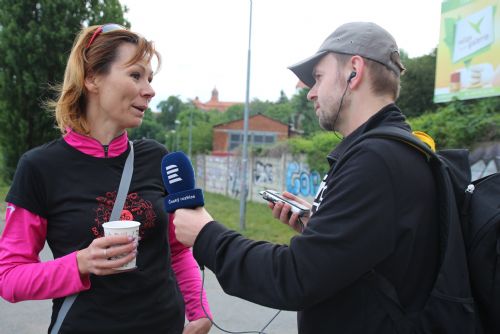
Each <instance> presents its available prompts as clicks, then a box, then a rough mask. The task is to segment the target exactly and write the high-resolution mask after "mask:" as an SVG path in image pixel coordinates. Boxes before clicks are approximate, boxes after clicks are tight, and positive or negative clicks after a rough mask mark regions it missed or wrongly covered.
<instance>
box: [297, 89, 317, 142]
mask: <svg viewBox="0 0 500 334" xmlns="http://www.w3.org/2000/svg"><path fill="white" fill-rule="evenodd" d="M307 93H309V89H307V88H302V89H300V90H299V91H298V92H297V94H295V95H294V96H293V97H292V100H291V102H290V103H291V107H292V110H293V115H292V122H293V125H294V129H296V130H302V131H303V133H304V136H306V137H307V136H310V135H312V134H313V133H315V132H318V131H320V130H321V128H320V126H319V123H318V118H317V117H316V113H315V112H314V106H313V104H312V102H310V101H309V100H308V99H307Z"/></svg>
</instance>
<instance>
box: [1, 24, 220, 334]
mask: <svg viewBox="0 0 500 334" xmlns="http://www.w3.org/2000/svg"><path fill="white" fill-rule="evenodd" d="M153 57H156V58H157V60H158V62H159V61H160V56H159V54H158V52H157V51H156V50H155V49H154V46H153V44H152V43H151V42H149V41H147V40H145V39H144V38H143V37H142V36H139V35H137V34H135V33H133V32H131V31H129V30H127V29H126V28H124V27H122V26H119V25H116V24H106V25H103V26H92V27H88V28H84V29H83V30H82V31H81V32H80V34H79V35H78V36H77V38H76V40H75V43H74V45H73V48H72V50H71V54H70V56H69V60H68V63H67V66H66V71H65V76H64V82H63V85H62V88H61V91H60V96H59V99H58V100H57V101H56V102H54V107H55V116H56V120H57V123H58V126H59V128H60V130H61V132H62V134H63V136H62V138H60V139H57V140H54V141H52V142H49V143H47V144H45V145H42V146H40V147H37V148H35V149H33V150H30V151H28V152H27V153H25V154H24V155H23V156H22V157H21V159H20V161H19V164H18V168H17V171H16V174H15V177H14V181H13V183H12V186H11V189H10V191H9V193H8V195H7V205H8V208H9V209H8V210H7V213H6V226H5V229H4V232H3V235H2V238H1V239H0V295H1V296H2V297H3V298H4V299H6V300H8V301H10V302H17V301H22V300H29V299H49V298H53V299H54V300H53V313H52V319H51V323H50V327H49V331H51V330H52V327H54V323H55V322H56V319H57V318H58V315H60V314H59V313H61V315H63V314H64V313H65V312H64V311H61V309H64V308H65V307H63V308H61V305H62V304H63V301H64V299H65V297H66V296H69V295H73V294H76V293H78V295H77V297H76V299H75V301H74V302H73V304H72V305H70V307H69V311H68V312H67V313H66V315H65V316H63V317H62V318H63V319H62V325H61V327H60V330H59V333H72V334H74V333H162V334H164V333H207V332H208V331H209V329H210V326H211V322H210V320H209V319H208V318H207V316H209V312H210V311H209V310H208V305H207V302H206V297H205V296H204V295H203V304H204V305H203V306H204V307H202V301H201V300H200V290H201V281H200V275H199V271H198V267H197V265H196V262H195V261H194V259H193V257H192V253H191V251H190V250H189V249H187V248H185V247H184V246H182V245H181V244H180V243H179V242H178V241H177V240H176V239H175V235H174V233H173V227H172V226H173V225H172V224H171V219H170V220H169V217H168V216H167V214H166V213H165V211H164V209H163V197H164V196H165V190H164V187H163V183H162V178H161V173H160V162H161V159H162V157H163V156H164V155H165V154H166V153H167V151H166V149H165V148H164V147H163V146H162V145H160V144H159V143H157V142H155V141H152V140H147V139H146V140H138V141H135V142H134V143H133V148H134V165H133V166H134V171H133V176H132V180H131V183H130V188H129V191H128V193H127V194H128V195H127V196H126V200H125V204H124V206H123V210H122V211H121V219H122V220H136V221H139V222H140V223H141V227H140V232H139V235H140V238H139V239H140V240H133V239H128V238H127V237H123V236H112V237H111V236H110V237H104V236H103V229H102V224H103V223H105V222H106V221H108V220H109V219H110V214H111V210H112V209H113V205H114V202H115V198H116V196H117V190H118V185H119V183H120V179H121V175H122V171H123V169H124V164H125V160H126V158H127V156H128V154H129V152H130V150H131V146H130V144H129V142H128V139H127V131H126V129H128V128H134V127H137V126H139V125H140V124H141V122H142V118H143V116H144V111H145V110H146V109H147V108H148V103H149V102H150V101H151V98H152V97H153V96H154V94H155V92H154V90H153V88H152V87H151V81H152V79H153V71H152V68H151V60H152V58H153ZM170 218H172V217H170ZM45 241H47V243H48V245H49V247H50V249H51V251H52V253H53V255H54V260H52V261H48V262H43V263H42V262H40V260H39V257H38V254H39V252H40V251H41V249H42V248H43V246H44V243H45ZM111 246H114V247H111ZM124 254H125V256H124V257H122V258H118V259H111V257H114V256H116V255H124ZM134 258H136V264H137V268H136V269H135V270H133V271H129V272H118V271H117V270H114V269H113V268H117V267H120V266H121V265H123V264H125V263H127V262H129V261H130V260H132V259H134ZM183 297H184V298H183ZM183 299H184V302H185V308H186V317H187V319H188V320H189V321H190V322H189V323H188V324H187V326H186V327H185V328H184V321H185V318H184V317H185V315H184V302H183ZM60 311H61V312H60ZM59 321H61V319H60V320H59ZM56 328H57V326H56Z"/></svg>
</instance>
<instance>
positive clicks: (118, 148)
mask: <svg viewBox="0 0 500 334" xmlns="http://www.w3.org/2000/svg"><path fill="white" fill-rule="evenodd" d="M64 140H65V141H66V143H68V144H69V145H70V146H72V147H73V148H75V149H77V150H78V151H80V152H82V153H85V154H87V155H90V156H93V157H96V158H104V157H107V158H114V157H117V156H119V155H120V154H122V153H123V152H125V151H126V150H127V148H128V135H127V131H124V132H123V133H122V134H121V135H119V136H118V137H115V138H113V140H111V142H110V143H109V145H107V156H106V153H105V149H104V146H106V145H102V144H101V143H100V142H99V141H98V140H97V139H95V138H92V137H90V136H85V135H82V134H80V133H78V132H76V131H74V130H72V129H69V128H68V129H66V134H65V135H64Z"/></svg>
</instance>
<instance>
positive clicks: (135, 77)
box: [130, 73, 141, 80]
mask: <svg viewBox="0 0 500 334" xmlns="http://www.w3.org/2000/svg"><path fill="white" fill-rule="evenodd" d="M130 76H131V77H132V78H134V79H136V80H139V79H140V78H141V75H140V74H139V73H132V74H131V75H130Z"/></svg>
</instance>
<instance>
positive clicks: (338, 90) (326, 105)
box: [307, 53, 350, 131]
mask: <svg viewBox="0 0 500 334" xmlns="http://www.w3.org/2000/svg"><path fill="white" fill-rule="evenodd" d="M313 76H314V78H315V80H316V83H315V84H314V86H312V87H311V90H310V91H309V93H308V94H307V98H308V99H309V100H310V101H312V102H314V110H315V112H316V116H318V119H319V125H320V126H321V127H322V128H323V129H325V130H328V131H333V130H336V131H338V129H339V128H341V124H342V115H341V114H340V115H339V117H338V118H337V113H338V112H339V107H340V100H341V98H342V94H343V92H344V90H345V89H346V85H347V84H348V83H347V78H342V76H341V70H340V69H339V65H338V63H337V60H336V58H335V57H334V56H333V54H331V53H328V54H326V55H325V56H324V57H323V58H321V60H320V61H319V62H318V64H316V66H315V67H314V72H313ZM344 79H345V80H344ZM349 103H350V99H349V96H345V97H344V101H343V102H342V107H343V108H345V107H346V106H347V105H348V104H349Z"/></svg>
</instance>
